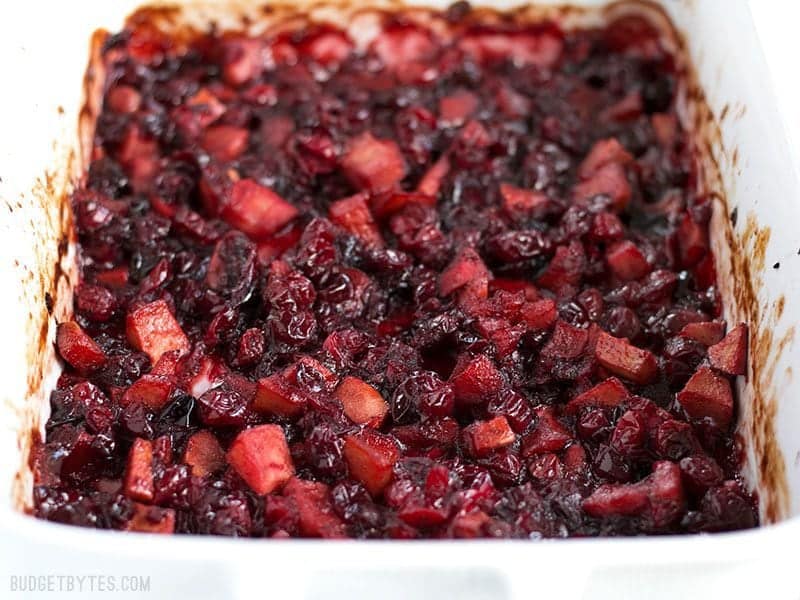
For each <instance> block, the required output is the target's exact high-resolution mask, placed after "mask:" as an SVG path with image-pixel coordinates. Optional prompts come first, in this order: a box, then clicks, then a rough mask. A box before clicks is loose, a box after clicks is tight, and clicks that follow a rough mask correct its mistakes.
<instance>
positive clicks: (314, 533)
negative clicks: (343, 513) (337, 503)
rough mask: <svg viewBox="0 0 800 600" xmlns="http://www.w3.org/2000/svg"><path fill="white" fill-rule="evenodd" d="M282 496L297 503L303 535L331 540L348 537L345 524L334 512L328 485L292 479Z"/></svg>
mask: <svg viewBox="0 0 800 600" xmlns="http://www.w3.org/2000/svg"><path fill="white" fill-rule="evenodd" d="M282 494H283V495H284V496H286V497H287V498H292V499H293V500H294V501H295V504H296V505H297V512H298V514H299V517H300V523H299V525H300V532H301V533H302V534H303V535H305V536H308V537H315V538H329V539H330V538H343V537H346V532H347V530H346V528H345V524H344V522H343V521H342V520H341V519H340V518H339V517H338V516H337V514H336V513H335V512H334V510H333V506H332V505H331V500H330V490H329V489H328V486H327V485H325V484H324V483H320V482H316V481H305V480H303V479H299V478H297V477H292V478H291V479H290V480H289V482H288V483H287V484H286V485H285V486H284V488H283V491H282Z"/></svg>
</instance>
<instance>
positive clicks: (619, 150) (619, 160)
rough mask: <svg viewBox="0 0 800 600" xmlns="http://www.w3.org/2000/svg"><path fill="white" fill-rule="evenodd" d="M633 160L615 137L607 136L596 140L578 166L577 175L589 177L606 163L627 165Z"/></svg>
mask: <svg viewBox="0 0 800 600" xmlns="http://www.w3.org/2000/svg"><path fill="white" fill-rule="evenodd" d="M632 160H633V156H631V155H630V153H629V152H628V151H627V150H625V148H624V147H623V145H622V144H620V143H619V141H618V140H617V139H616V138H608V139H605V140H600V141H599V142H596V143H595V145H594V146H592V149H591V150H589V154H587V155H586V158H584V159H583V162H582V163H581V164H580V166H579V167H578V177H580V178H581V179H589V178H590V177H591V176H592V175H594V174H595V173H597V171H599V170H600V169H601V168H602V167H604V166H606V165H608V164H612V163H614V164H618V165H623V166H624V165H627V164H628V163H630V162H631V161H632Z"/></svg>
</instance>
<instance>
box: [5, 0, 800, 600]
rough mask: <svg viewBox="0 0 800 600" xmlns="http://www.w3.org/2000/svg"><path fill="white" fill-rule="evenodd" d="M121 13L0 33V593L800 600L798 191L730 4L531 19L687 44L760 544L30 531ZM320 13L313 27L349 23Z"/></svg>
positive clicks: (57, 12) (208, 14) (189, 8)
mask: <svg viewBox="0 0 800 600" xmlns="http://www.w3.org/2000/svg"><path fill="white" fill-rule="evenodd" d="M135 4H136V3H135V2H130V1H128V0H125V1H118V2H113V3H110V2H101V1H99V0H98V1H91V2H90V1H87V2H82V3H80V4H73V3H57V4H56V3H53V4H50V3H46V2H29V3H27V4H26V5H25V7H24V8H21V7H15V12H14V15H13V18H12V16H11V14H10V9H5V10H6V12H8V13H9V14H7V15H6V16H5V17H4V18H0V56H2V64H3V70H4V71H5V75H4V86H3V87H4V91H5V92H6V93H5V94H4V95H3V100H2V106H3V110H2V111H0V131H1V132H2V137H0V198H2V201H3V206H2V207H0V231H1V232H2V233H0V236H2V237H0V239H2V240H3V260H2V261H1V262H0V286H2V289H3V290H4V294H3V300H2V301H0V302H2V307H3V311H2V315H3V317H2V322H3V335H4V338H5V340H4V341H5V343H4V344H2V346H3V350H2V351H0V357H2V359H1V360H0V373H1V376H0V381H2V382H3V386H2V388H1V389H0V423H1V425H0V499H2V500H0V573H2V574H3V575H4V576H5V579H7V578H8V577H9V576H11V575H30V574H33V575H52V574H70V575H93V574H94V575H104V576H108V575H115V576H122V575H145V576H149V577H150V589H149V593H148V594H147V597H149V598H160V597H164V598H173V597H176V596H178V595H180V596H189V595H191V596H193V597H198V598H219V597H252V596H256V595H258V596H261V597H267V596H273V597H281V598H295V597H297V598H330V597H336V598H360V597H363V598H373V597H376V596H380V597H382V598H407V597H425V598H428V597H429V598H434V597H436V598H440V597H443V596H444V597H449V596H454V597H456V596H457V597H459V598H465V599H466V598H522V597H526V598H527V597H534V596H539V597H548V596H555V595H556V594H558V597H559V598H611V597H614V598H627V597H631V598H640V597H643V596H645V595H646V597H648V598H676V597H677V598H680V597H704V598H705V597H726V598H739V597H752V596H754V595H756V594H758V595H759V596H760V597H765V598H776V599H777V598H797V597H798V595H799V594H800V583H797V581H796V576H795V574H794V572H793V570H792V568H791V567H792V566H793V562H794V561H795V560H796V559H795V554H794V553H793V552H791V550H792V549H796V548H797V547H798V544H800V518H798V515H800V435H797V433H796V432H797V431H798V430H800V404H799V403H798V402H797V401H796V398H797V397H798V396H800V380H798V379H797V377H796V375H795V374H794V373H793V368H794V367H795V365H797V364H800V344H798V343H797V342H796V341H795V333H796V332H795V328H796V326H797V324H798V323H800V313H798V309H797V308H796V306H795V305H796V298H797V297H798V292H800V289H799V288H800V251H798V248H799V247H800V241H799V240H798V235H797V233H796V231H797V226H796V224H797V223H798V222H800V201H799V200H800V182H799V180H798V171H797V165H796V164H795V163H794V161H793V160H792V158H791V157H792V155H793V154H792V152H791V150H792V149H791V148H790V147H789V144H788V142H787V140H786V137H785V135H784V131H783V127H782V122H781V119H780V116H779V112H778V110H777V109H776V106H777V104H776V99H775V97H774V95H773V94H772V92H771V84H770V81H769V77H768V75H767V73H768V71H767V68H766V64H765V62H764V59H763V56H762V54H761V50H760V48H759V42H758V39H757V36H756V33H755V29H754V27H753V23H752V20H751V17H750V14H749V11H748V8H747V3H746V2H745V1H744V0H729V1H725V2H723V1H722V0H704V1H703V2H699V1H690V0H664V1H663V2H660V3H652V4H650V3H648V4H646V5H645V4H641V3H640V4H635V5H634V4H631V3H617V4H613V5H609V6H605V7H604V6H603V4H604V3H602V2H592V1H582V2H577V1H576V2H573V3H572V4H573V5H574V6H576V7H578V8H576V9H571V10H555V9H553V8H552V7H549V8H548V7H546V6H545V7H539V8H537V9H536V10H543V11H545V12H547V13H548V14H552V15H555V16H556V18H558V19H562V20H564V21H565V24H566V25H567V26H569V24H570V23H572V22H587V21H589V22H597V21H598V20H602V19H607V18H609V17H610V16H611V15H615V14H619V13H620V12H623V11H629V10H647V11H649V12H651V13H652V14H654V15H655V17H654V18H661V17H660V16H659V15H661V16H663V14H667V15H668V16H669V17H670V18H671V19H672V22H673V23H674V25H675V27H676V29H677V31H678V37H677V38H676V40H677V41H679V42H680V40H684V41H685V48H684V51H685V53H686V55H687V56H688V59H689V62H690V64H691V65H692V67H693V71H694V73H693V75H692V78H691V79H692V81H690V82H689V85H687V86H686V89H684V90H683V91H682V96H683V98H684V101H683V114H684V118H685V120H686V123H687V124H689V125H690V126H692V127H693V128H695V129H696V131H697V134H698V135H699V136H701V137H702V139H703V140H704V142H705V143H706V145H707V156H706V161H705V162H706V163H707V164H706V165H705V167H706V169H705V171H706V176H707V184H708V186H709V187H710V189H713V190H715V191H716V192H717V194H716V201H715V206H714V209H715V212H714V218H713V220H712V232H711V233H712V241H713V245H714V248H715V252H716V254H717V258H718V261H719V262H718V265H719V266H718V271H719V277H720V281H719V286H720V289H721V292H722V296H723V299H724V304H725V308H726V315H725V316H726V318H727V319H728V321H729V322H738V321H745V322H748V323H750V327H751V330H750V348H751V351H750V355H749V361H750V364H749V366H748V375H747V377H746V378H745V380H744V381H741V379H742V378H740V383H739V385H740V390H739V392H740V399H739V401H740V414H741V419H740V425H739V431H738V435H739V439H740V440H741V447H742V457H743V462H744V466H743V469H744V476H745V478H746V480H747V483H748V485H750V486H751V487H752V488H754V489H755V490H756V491H757V493H758V496H759V501H760V512H761V521H762V524H763V526H762V527H761V528H759V529H755V530H750V531H746V532H741V533H729V534H715V535H705V536H682V537H661V538H636V539H604V540H566V541H547V542H539V543H530V542H527V543H526V542H509V541H503V542H403V543H391V542H333V543H332V542H317V541H288V542H287V541H283V542H269V541H263V540H262V541H258V540H228V539H216V538H208V537H191V538H190V537H183V536H164V537H153V536H148V535H136V534H120V533H118V532H97V531H92V530H88V529H80V528H75V527H67V526H62V525H55V524H51V523H46V522H42V521H38V520H35V519H33V518H32V517H30V516H28V515H26V514H25V509H26V508H27V507H28V505H29V504H30V497H31V486H32V474H31V472H30V469H29V468H28V466H27V457H28V451H29V448H30V445H31V441H32V439H34V436H36V435H38V434H39V432H40V430H41V428H42V427H43V424H44V422H45V420H46V411H47V406H48V403H47V398H48V395H49V390H50V389H51V388H52V385H53V383H54V381H55V378H56V377H57V374H58V365H57V362H56V360H55V354H54V350H53V344H52V342H53V337H54V332H55V324H56V322H58V321H61V320H65V319H66V318H67V317H68V316H69V312H70V310H71V308H70V307H71V284H72V283H74V281H75V277H76V273H75V265H74V248H73V247H72V245H71V234H70V215H69V210H68V204H67V202H66V200H65V192H66V191H67V190H68V189H69V184H70V182H71V181H74V179H75V178H76V177H78V175H79V173H80V171H81V168H82V165H83V164H84V162H83V157H84V152H85V151H86V149H87V147H88V146H87V143H86V139H83V140H81V139H80V137H81V134H83V135H85V134H86V132H87V131H88V130H89V128H90V127H91V124H92V123H91V118H92V114H93V113H92V111H93V106H92V99H96V98H97V97H98V94H97V93H96V90H97V89H99V88H98V87H97V86H100V85H101V84H102V74H101V73H96V72H94V73H92V72H90V73H88V74H87V77H85V78H84V75H85V70H86V64H87V56H88V54H89V48H90V40H91V38H92V32H93V31H95V30H97V29H98V28H105V29H108V30H111V31H113V30H117V29H119V28H120V27H121V26H122V24H123V21H124V18H125V16H126V15H127V14H128V13H130V12H131V10H133V9H134V8H135ZM242 4H243V3H240V2H234V1H233V0H231V1H230V2H222V3H213V2H208V3H207V4H205V5H200V4H195V3H191V2H179V3H178V5H179V6H181V9H180V10H179V11H178V12H177V13H175V14H173V18H175V19H176V22H191V23H192V24H194V25H196V26H205V25H207V24H208V23H210V22H211V21H216V22H217V23H218V24H220V25H221V26H222V27H225V26H240V23H241V21H240V19H239V17H240V16H241V14H242V13H243V12H247V11H248V10H250V11H251V12H252V11H253V10H254V7H253V6H252V5H251V6H250V8H249V9H247V8H245V7H244V6H242ZM298 4H304V3H294V5H295V8H296V7H297V5H298ZM371 4H374V3H371ZM384 4H389V5H392V6H394V5H396V4H397V3H384ZM411 4H413V3H411ZM425 4H428V5H442V6H444V5H446V4H447V3H446V2H434V1H428V2H426V3H425ZM491 4H492V5H493V6H498V7H503V8H505V7H510V6H513V5H514V3H507V2H494V3H491ZM353 5H354V4H351V6H353ZM584 9H586V10H584ZM314 10H315V12H316V14H317V15H318V16H320V17H321V18H337V15H338V16H339V17H341V15H342V14H343V13H341V12H339V11H338V10H333V9H330V8H327V9H326V8H321V9H320V8H316V9H314ZM342 10H344V11H345V12H346V10H347V9H346V8H344V9H342ZM259 14H261V15H262V17H261V18H263V14H264V13H263V12H261V13H259ZM273 14H274V13H273ZM259 22H260V21H258V20H256V23H259ZM351 25H352V27H358V25H357V22H354V23H353V24H351ZM256 26H257V25H256ZM351 33H352V32H351ZM355 34H357V35H361V34H363V35H367V34H368V32H364V31H361V32H359V31H356V32H355ZM81 82H83V87H82V86H81ZM87 100H88V102H87ZM81 142H83V143H81ZM2 585H6V583H5V582H4V583H3V584H2ZM645 590H646V591H645ZM117 591H119V590H117ZM128 597H131V595H130V594H128Z"/></svg>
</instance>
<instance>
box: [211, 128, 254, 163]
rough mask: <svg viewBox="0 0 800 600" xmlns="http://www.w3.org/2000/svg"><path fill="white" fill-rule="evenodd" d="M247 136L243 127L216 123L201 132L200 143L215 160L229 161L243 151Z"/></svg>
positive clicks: (245, 146)
mask: <svg viewBox="0 0 800 600" xmlns="http://www.w3.org/2000/svg"><path fill="white" fill-rule="evenodd" d="M248 137H249V132H248V131H247V129H244V128H243V127H233V126H232V125H216V126H214V127H209V128H208V129H206V130H205V131H204V132H203V137H202V138H201V139H200V145H201V146H202V147H203V150H205V151H206V152H208V153H209V154H210V155H211V156H212V157H214V158H216V159H217V160H221V161H231V160H235V159H237V158H239V156H241V154H242V153H243V152H244V151H245V149H246V148H247V140H248Z"/></svg>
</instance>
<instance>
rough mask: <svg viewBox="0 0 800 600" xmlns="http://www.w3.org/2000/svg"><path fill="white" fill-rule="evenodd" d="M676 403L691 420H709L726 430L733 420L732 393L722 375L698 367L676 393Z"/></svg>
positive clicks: (706, 368)
mask: <svg viewBox="0 0 800 600" xmlns="http://www.w3.org/2000/svg"><path fill="white" fill-rule="evenodd" d="M678 402H679V403H680V405H681V406H682V407H683V410H685V411H686V414H688V415H689V416H690V417H691V418H692V419H705V418H710V419H711V420H712V421H713V422H714V423H715V424H716V425H717V426H718V427H719V428H720V429H723V430H725V429H727V428H728V426H729V425H730V423H731V419H732V418H733V391H732V390H731V384H730V383H729V382H728V380H727V379H726V378H725V377H723V376H722V375H717V374H716V373H715V372H714V371H712V370H711V369H709V368H708V367H700V368H699V369H698V370H697V371H696V372H695V374H694V375H692V376H691V377H690V378H689V381H687V382H686V385H685V386H684V387H683V389H682V390H681V391H680V392H678Z"/></svg>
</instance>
